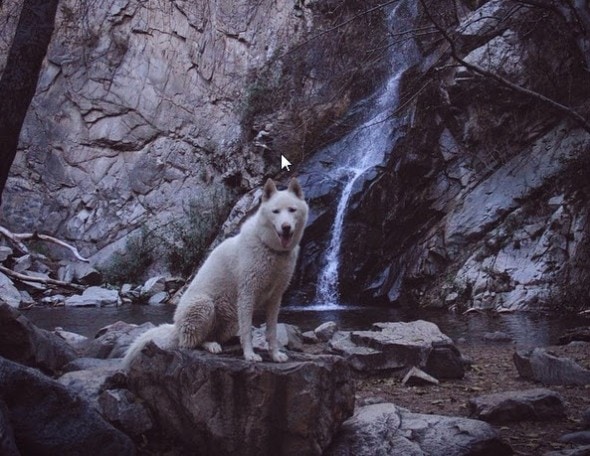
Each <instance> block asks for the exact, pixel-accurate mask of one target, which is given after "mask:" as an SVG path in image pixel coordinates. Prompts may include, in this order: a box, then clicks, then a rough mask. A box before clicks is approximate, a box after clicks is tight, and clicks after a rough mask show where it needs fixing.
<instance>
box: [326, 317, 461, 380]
mask: <svg viewBox="0 0 590 456" xmlns="http://www.w3.org/2000/svg"><path fill="white" fill-rule="evenodd" d="M330 348H331V349H332V350H334V351H335V352H336V353H338V354H341V355H342V356H344V357H346V359H347V360H348V361H349V362H350V363H351V365H352V367H354V369H356V370H358V371H361V372H379V371H385V370H392V371H398V372H399V373H400V374H404V373H406V372H407V371H408V370H409V369H411V368H412V367H418V368H420V369H421V370H424V371H425V372H427V373H428V374H430V375H432V376H434V377H436V378H438V379H440V378H462V377H463V375H464V373H465V370H464V363H463V359H462V357H461V354H460V353H459V350H458V349H457V348H456V347H455V345H454V343H453V341H452V340H451V338H449V337H448V336H446V335H445V334H443V333H442V332H441V331H440V329H439V328H438V326H436V325H435V324H434V323H430V322H428V321H424V320H418V321H413V322H409V323H403V322H397V323H375V324H374V325H373V328H372V330H370V331H338V332H336V333H335V334H334V336H333V337H332V339H331V341H330Z"/></svg>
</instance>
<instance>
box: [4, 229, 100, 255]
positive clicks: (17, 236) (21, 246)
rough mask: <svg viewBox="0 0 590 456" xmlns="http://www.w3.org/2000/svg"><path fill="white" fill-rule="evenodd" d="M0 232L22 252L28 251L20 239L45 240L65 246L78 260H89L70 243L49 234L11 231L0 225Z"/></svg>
mask: <svg viewBox="0 0 590 456" xmlns="http://www.w3.org/2000/svg"><path fill="white" fill-rule="evenodd" d="M0 234H2V235H4V236H5V237H6V238H8V239H10V240H11V241H12V242H14V244H15V245H16V247H17V248H18V249H19V250H20V251H21V252H23V253H28V252H29V249H28V248H27V246H26V245H24V244H23V242H22V241H37V240H39V241H45V242H52V243H54V244H57V245H59V246H62V247H65V248H66V249H68V250H69V251H71V252H72V253H73V254H74V256H75V257H76V259H78V260H80V261H84V262H85V263H89V262H90V260H89V259H88V258H84V257H83V256H82V255H80V252H78V249H77V248H76V247H74V246H73V245H71V244H68V243H67V242H65V241H62V240H61V239H57V238H55V237H53V236H49V235H47V234H39V233H13V232H12V231H10V230H8V229H7V228H5V227H3V226H0Z"/></svg>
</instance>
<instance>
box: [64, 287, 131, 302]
mask: <svg viewBox="0 0 590 456" xmlns="http://www.w3.org/2000/svg"><path fill="white" fill-rule="evenodd" d="M65 304H66V306H73V307H105V306H118V305H120V304H121V298H120V297H119V293H118V291H117V290H109V289H107V288H102V287H88V288H87V289H86V290H84V292H83V293H82V294H81V295H73V296H70V297H69V298H66V300H65Z"/></svg>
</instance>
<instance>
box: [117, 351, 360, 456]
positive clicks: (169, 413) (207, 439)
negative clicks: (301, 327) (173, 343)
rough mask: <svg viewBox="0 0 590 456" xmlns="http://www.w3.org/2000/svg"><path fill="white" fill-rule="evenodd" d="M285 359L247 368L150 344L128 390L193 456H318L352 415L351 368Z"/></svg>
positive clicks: (333, 361)
mask: <svg viewBox="0 0 590 456" xmlns="http://www.w3.org/2000/svg"><path fill="white" fill-rule="evenodd" d="M265 355H266V354H265V353H263V356H265ZM289 355H290V361H288V362H286V363H272V362H261V363H249V362H247V361H244V360H243V359H241V358H236V357H231V356H228V355H211V354H209V353H206V352H201V351H195V350H190V351H185V350H173V351H164V350H161V349H159V348H158V347H157V346H156V345H155V344H153V343H149V344H148V345H147V346H146V347H145V348H144V349H143V351H142V352H141V354H140V355H139V356H138V357H137V358H136V359H135V360H133V362H132V363H131V366H130V370H129V372H128V385H129V389H130V390H131V391H133V392H134V393H135V394H137V395H138V396H139V397H140V398H141V399H143V400H144V401H145V403H146V405H147V406H148V407H149V408H150V410H151V411H152V413H153V414H154V416H155V417H156V420H157V423H158V424H159V425H160V426H162V427H163V428H164V429H165V430H166V431H167V432H168V433H169V434H170V435H172V436H174V437H175V438H176V439H178V440H179V441H181V442H184V444H185V445H187V446H188V447H190V448H191V452H192V453H194V454H216V455H234V454H240V455H260V454H284V455H289V454H292V455H302V454H304V455H320V454H322V451H323V450H324V449H325V448H326V447H327V446H328V444H329V442H330V440H331V439H332V435H333V434H334V433H335V432H336V430H337V429H338V427H339V426H340V424H341V423H342V422H343V421H344V420H345V419H346V418H348V417H349V416H350V415H351V414H352V410H353V406H354V384H353V380H352V375H351V372H350V368H349V365H348V363H346V361H344V360H343V359H342V358H340V357H336V356H329V355H323V356H311V355H302V354H294V353H290V354H289Z"/></svg>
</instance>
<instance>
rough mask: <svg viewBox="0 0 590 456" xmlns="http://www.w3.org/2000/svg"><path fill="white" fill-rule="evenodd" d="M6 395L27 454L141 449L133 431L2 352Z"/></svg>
mask: <svg viewBox="0 0 590 456" xmlns="http://www.w3.org/2000/svg"><path fill="white" fill-rule="evenodd" d="M0 397H2V398H3V400H4V402H5V404H6V408H7V409H8V416H9V417H10V422H11V424H12V428H13V429H14V430H15V431H16V433H15V434H16V441H17V442H18V450H19V451H20V453H21V454H64V455H66V454H88V452H89V451H90V452H91V453H92V454H93V455H105V456H110V455H115V454H116V455H122V456H123V455H133V454H135V446H134V444H133V442H132V441H131V440H130V439H129V437H127V436H126V435H125V434H123V433H121V432H120V431H118V430H117V429H115V428H114V427H112V426H111V425H110V424H108V423H107V422H106V421H104V419H103V418H102V417H101V416H100V415H99V414H98V412H96V411H95V410H93V409H92V408H90V407H89V405H88V404H86V403H85V402H84V401H81V400H80V399H79V398H78V397H77V396H75V395H73V394H72V393H70V392H69V391H68V390H67V389H66V388H65V387H64V386H63V385H61V384H59V383H58V382H56V381H54V380H51V379H50V378H48V377H46V376H45V375H43V374H41V373H40V372H39V371H38V370H36V369H31V368H28V367H24V366H21V365H19V364H16V363H14V362H12V361H8V360H6V359H4V358H0ZM2 454H4V453H2Z"/></svg>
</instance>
